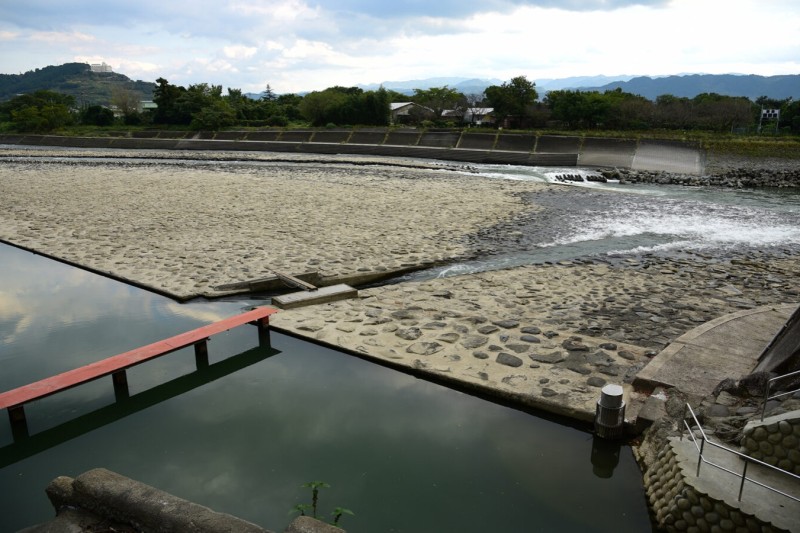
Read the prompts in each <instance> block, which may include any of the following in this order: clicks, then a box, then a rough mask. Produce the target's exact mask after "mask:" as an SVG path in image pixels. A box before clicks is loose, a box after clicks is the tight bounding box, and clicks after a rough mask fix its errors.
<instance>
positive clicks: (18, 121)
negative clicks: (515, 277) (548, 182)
mask: <svg viewBox="0 0 800 533" xmlns="http://www.w3.org/2000/svg"><path fill="white" fill-rule="evenodd" d="M409 101H410V102H413V103H414V104H415V106H414V111H413V112H411V113H409V114H408V115H406V116H404V119H405V120H406V121H407V122H408V123H410V124H412V125H421V126H428V127H462V126H465V125H469V122H470V121H471V120H474V117H476V116H479V115H480V116H483V117H484V118H485V119H486V120H484V122H483V124H482V125H486V124H487V122H488V123H489V124H492V125H493V126H494V127H503V128H509V129H533V128H538V129H551V130H655V129H665V130H683V131H689V130H699V131H715V132H730V131H738V130H747V131H752V130H753V129H754V128H755V127H756V126H758V125H759V124H761V126H762V127H765V128H770V129H780V130H783V131H788V132H791V133H800V102H797V101H792V99H791V98H789V99H786V100H775V99H770V98H767V97H761V98H758V99H757V100H756V101H755V102H753V101H751V100H749V99H748V98H745V97H733V96H724V95H720V94H715V93H704V94H700V95H697V96H695V97H694V98H686V97H677V96H672V95H662V96H659V97H658V98H656V99H655V101H652V100H648V99H647V98H644V97H642V96H638V95H634V94H630V93H626V92H623V91H622V90H621V89H615V90H610V91H605V92H598V91H579V90H557V91H550V92H548V93H547V94H545V95H544V97H543V98H541V99H540V98H539V94H538V91H537V90H536V84H535V83H534V82H532V81H530V80H528V79H527V78H526V77H525V76H518V77H515V78H512V79H511V80H509V81H508V82H505V83H502V84H500V85H493V86H490V87H488V88H487V89H486V90H485V91H484V92H483V93H481V94H463V93H460V92H458V91H457V90H455V89H453V88H450V87H447V86H444V87H432V88H429V89H415V90H414V94H413V95H411V96H409V95H405V94H402V93H398V92H395V91H391V90H387V89H384V88H379V89H377V90H372V91H365V90H363V89H361V88H358V87H340V86H336V87H330V88H328V89H325V90H322V91H313V92H310V93H308V94H305V95H303V96H300V95H296V94H281V95H277V94H275V93H274V91H272V89H271V88H270V86H269V85H267V87H266V90H265V91H264V92H263V93H262V94H261V97H260V98H258V99H253V98H250V97H248V96H246V95H244V94H243V93H242V91H241V90H239V89H232V88H229V89H228V90H227V93H226V94H223V90H222V86H220V85H209V84H207V83H199V84H194V85H190V86H189V87H182V86H179V85H174V84H171V83H169V81H167V80H166V79H164V78H159V79H158V80H156V84H155V86H154V88H153V102H154V103H155V104H156V105H155V108H154V109H149V110H142V109H141V108H140V105H139V101H138V99H137V98H136V97H135V95H133V94H132V93H131V92H130V91H126V90H124V89H120V90H117V91H115V92H114V93H113V94H112V98H111V102H110V104H111V106H110V107H104V106H98V105H92V106H83V107H80V108H78V107H76V102H75V99H74V97H72V96H68V95H64V94H60V93H57V92H54V91H47V90H39V91H35V92H32V93H29V94H22V95H19V96H16V97H15V98H12V99H11V100H9V101H7V102H3V103H2V104H0V131H1V130H6V131H22V132H48V131H53V130H57V129H59V128H64V127H67V126H72V125H92V126H156V127H162V126H163V127H167V126H176V127H186V128H190V129H195V130H221V129H226V128H233V127H270V126H271V127H286V126H289V125H296V126H312V127H324V126H358V125H362V126H387V125H390V124H391V123H392V116H391V103H392V102H409ZM111 108H113V110H112V109H111ZM489 109H491V113H488V110H489ZM762 109H776V110H779V111H780V117H779V122H777V123H776V121H775V120H774V119H772V118H769V119H768V120H767V122H766V123H764V122H763V121H762V120H761V118H762V115H761V111H762Z"/></svg>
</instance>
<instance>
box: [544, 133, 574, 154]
mask: <svg viewBox="0 0 800 533" xmlns="http://www.w3.org/2000/svg"><path fill="white" fill-rule="evenodd" d="M580 145H581V139H580V138H579V137H563V136H559V135H542V136H541V137H539V140H538V141H537V142H536V153H537V154H538V153H545V154H577V153H578V149H579V148H580Z"/></svg>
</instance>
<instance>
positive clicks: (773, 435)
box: [767, 432, 783, 444]
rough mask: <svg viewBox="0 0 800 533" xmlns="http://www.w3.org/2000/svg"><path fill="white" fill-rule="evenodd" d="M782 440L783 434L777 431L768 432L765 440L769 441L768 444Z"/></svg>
mask: <svg viewBox="0 0 800 533" xmlns="http://www.w3.org/2000/svg"><path fill="white" fill-rule="evenodd" d="M782 440H783V434H782V433H779V432H776V433H770V435H769V437H767V442H769V443H770V444H778V443H779V442H780V441H782Z"/></svg>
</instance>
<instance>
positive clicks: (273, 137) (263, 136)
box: [247, 130, 281, 141]
mask: <svg viewBox="0 0 800 533" xmlns="http://www.w3.org/2000/svg"><path fill="white" fill-rule="evenodd" d="M280 134H281V131H280V130H273V131H251V132H248V133H247V140H248V141H277V140H278V137H280Z"/></svg>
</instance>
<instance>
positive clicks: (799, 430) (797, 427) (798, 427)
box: [792, 424, 800, 437]
mask: <svg viewBox="0 0 800 533" xmlns="http://www.w3.org/2000/svg"><path fill="white" fill-rule="evenodd" d="M792 427H793V429H792V433H794V436H795V437H800V424H792Z"/></svg>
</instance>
